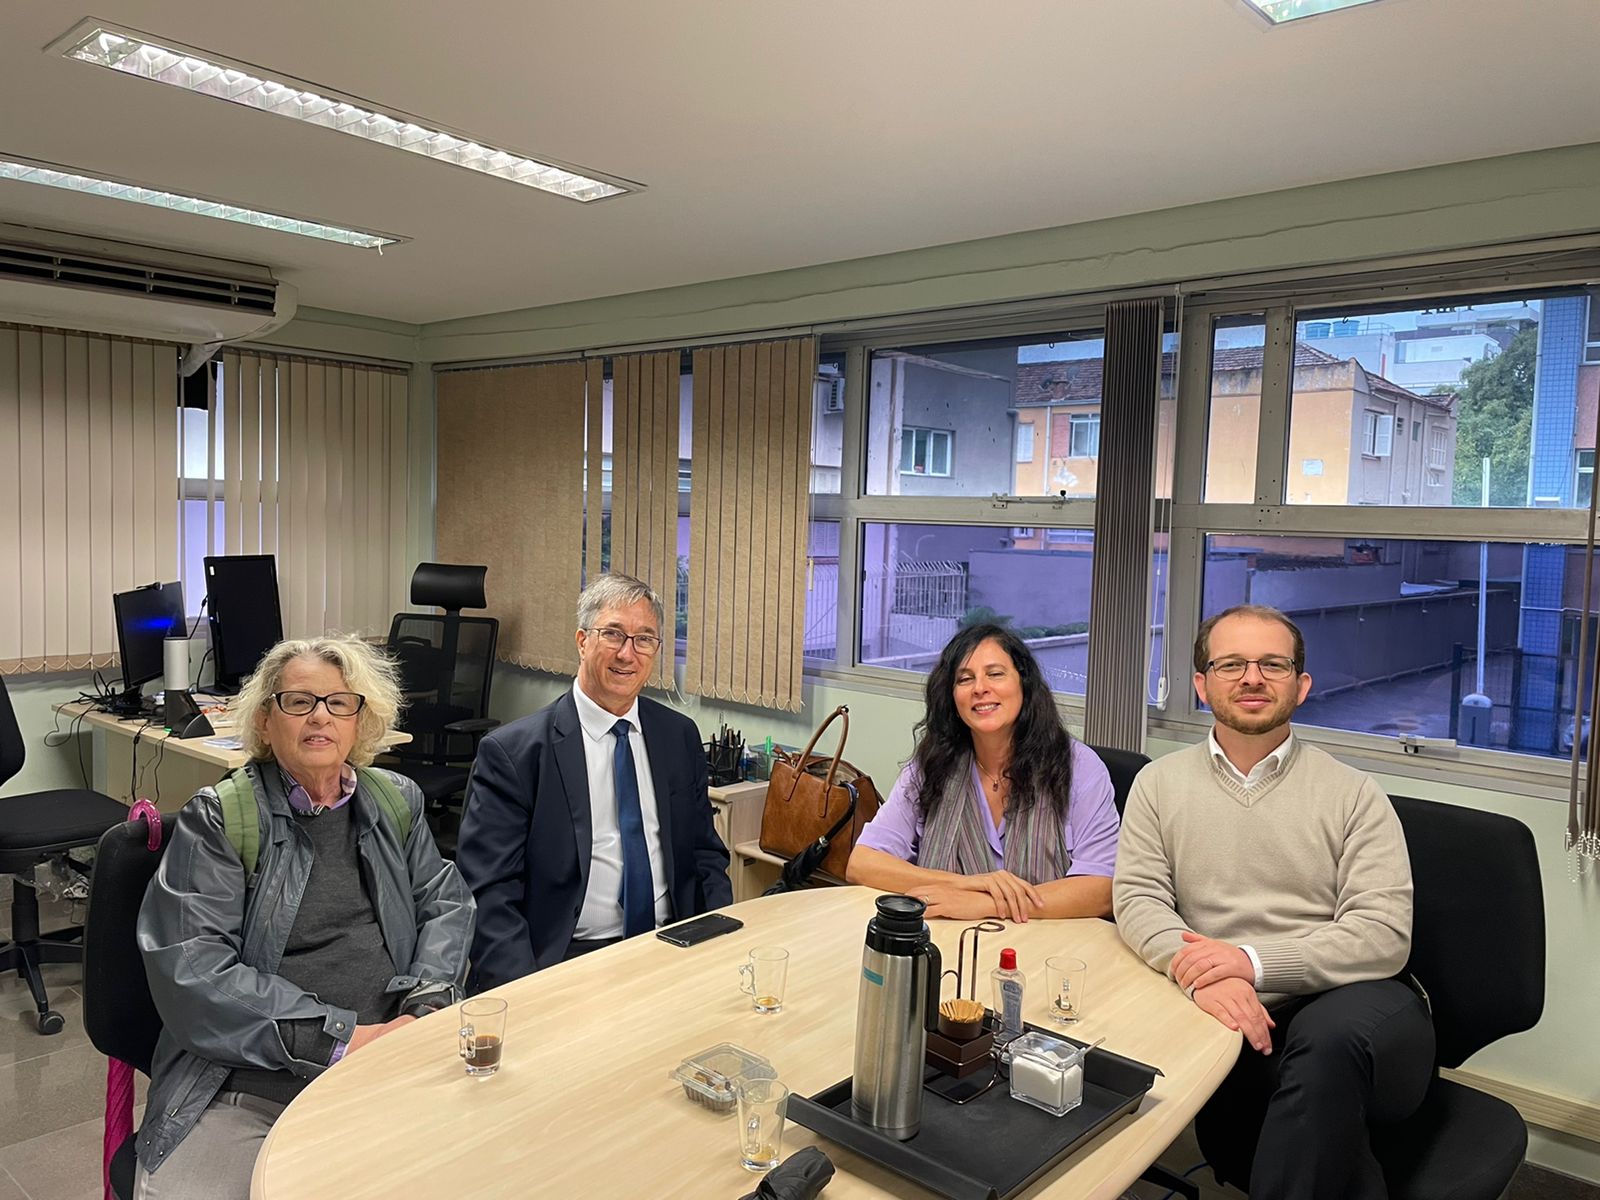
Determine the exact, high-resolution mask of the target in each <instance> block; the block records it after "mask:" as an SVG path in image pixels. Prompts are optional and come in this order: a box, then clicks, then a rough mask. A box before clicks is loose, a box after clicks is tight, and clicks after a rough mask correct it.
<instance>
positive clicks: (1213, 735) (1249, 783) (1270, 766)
mask: <svg viewBox="0 0 1600 1200" xmlns="http://www.w3.org/2000/svg"><path fill="white" fill-rule="evenodd" d="M1206 744H1207V745H1209V746H1210V747H1211V757H1212V758H1214V759H1216V760H1217V765H1218V766H1220V767H1221V768H1222V769H1223V770H1224V771H1226V772H1227V773H1228V774H1229V775H1230V776H1232V777H1233V778H1234V779H1236V780H1238V781H1239V782H1240V783H1241V784H1243V785H1244V786H1245V787H1246V788H1247V789H1248V788H1253V787H1255V786H1256V784H1258V783H1263V782H1265V781H1266V780H1267V779H1269V778H1271V777H1272V776H1273V775H1276V774H1277V773H1278V769H1279V768H1280V767H1282V766H1283V761H1284V759H1286V758H1288V757H1289V751H1290V750H1292V749H1294V730H1292V729H1291V730H1290V731H1289V736H1288V737H1286V738H1284V739H1283V744H1282V745H1280V746H1279V747H1278V748H1277V749H1276V750H1274V751H1273V752H1272V753H1271V754H1269V755H1267V756H1266V757H1265V758H1263V759H1262V760H1261V761H1260V762H1258V763H1257V764H1256V765H1255V766H1253V767H1251V768H1250V773H1249V774H1248V775H1246V774H1245V773H1244V772H1243V771H1241V770H1239V768H1238V767H1236V766H1234V765H1233V763H1232V762H1231V761H1230V760H1229V758H1228V756H1227V755H1226V754H1224V753H1223V752H1222V747H1221V745H1219V744H1218V742H1217V730H1216V726H1212V728H1211V732H1210V733H1208V734H1206ZM1239 949H1241V950H1243V951H1244V953H1245V957H1246V958H1248V959H1249V960H1250V965H1251V967H1253V968H1254V969H1255V973H1256V979H1255V984H1256V990H1257V991H1260V990H1261V959H1260V958H1259V957H1257V955H1256V952H1255V948H1254V947H1253V946H1240V947H1239Z"/></svg>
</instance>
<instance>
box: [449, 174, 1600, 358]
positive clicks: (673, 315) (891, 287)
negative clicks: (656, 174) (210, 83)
mask: <svg viewBox="0 0 1600 1200" xmlns="http://www.w3.org/2000/svg"><path fill="white" fill-rule="evenodd" d="M1063 215H1064V216H1065V215H1067V214H1063ZM1597 229H1600V143H1597V144H1594V145H1588V146H1574V147H1567V148H1565V149H1560V150H1546V151H1538V152H1534V153H1529V154H1518V155H1510V156H1506V157H1502V158H1494V159H1482V160H1479V161H1477V162H1468V163H1457V164H1452V165H1450V166H1444V167H1428V168H1423V169H1419V170H1415V171H1403V172H1398V173H1395V174H1390V175H1378V176H1371V177H1369V178H1365V179H1354V180H1347V181H1344V182H1340V183H1331V184H1322V185H1318V186H1315V187H1306V188H1296V189H1293V190H1290V191H1283V192H1273V193H1269V194H1266V195H1260V196H1246V197H1242V198H1238V199H1232V200H1219V201H1215V202H1212V203H1208V204H1196V205H1191V206H1188V207H1185V208H1178V209H1171V210H1167V211H1164V212H1156V213H1143V214H1139V215H1136V216H1129V217H1117V218H1114V219H1111V220H1105V221H1093V222H1087V223H1084V224H1080V225H1065V226H1062V227H1060V228H1056V229H1044V230H1037V231H1034V232H1030V233H1018V234H1011V235H1008V236H1006V237H997V238H986V239H983V240H981V241H973V242H963V243H959V244H956V245H950V246H939V247H935V248H932V249H926V250H910V251H905V252H903V253H899V254H886V255H880V256H877V257H874V258H863V259H856V260H853V261H849V262H840V263H831V264H828V265H825V266H818V267H804V268H800V269H797V270H792V271H778V272H774V273H772V274H767V275H757V276H748V277H745V278H741V279H727V280H721V281H718V282H714V283H704V284H696V285H694V286H690V287H679V288H665V289H661V290H658V291H651V292H640V293H636V294H634V295H627V296H612V297H607V298H604V299H596V300H584V301H579V302H576V303H571V304H557V305H550V306H548V307H544V308H532V309H523V310H520V311H517V312H507V313H499V314H495V315H492V316H483V317H472V318H466V319H463V320H457V321H443V322H438V323H434V324H430V325H425V326H423V328H422V331H421V338H420V348H421V353H422V355H423V357H424V359H426V360H427V361H433V362H445V361H451V360H456V361H460V360H475V359H482V358H495V357H518V356H528V355H538V354H557V353H562V352H567V351H574V350H583V349H591V348H595V347H606V346H621V345H630V344H635V343H650V342H655V341H667V340H674V339H692V338H704V339H714V338H716V337H718V336H725V335H729V334H735V333H741V332H746V331H750V330H762V329H781V328H786V327H793V326H806V325H810V324H812V323H820V322H834V321H844V320H852V319H857V318H870V317H881V316H884V315H886V314H895V313H903V312H916V311H922V310H928V309H937V308H957V307H960V306H964V305H974V304H988V303H998V302H1003V301H1012V300H1023V299H1030V298H1035V297H1041V296H1057V295H1064V294H1069V293H1073V292H1090V291H1100V290H1108V289H1117V288H1128V287H1137V286H1145V285H1150V284H1155V283H1164V282H1176V281H1180V280H1196V279H1206V278H1211V277H1216V276H1222V275H1230V274H1237V273H1241V272H1257V271H1273V270H1281V269H1286V268H1295V267H1304V266H1311V265H1316V264H1323V263H1347V262H1352V261H1356V260H1360V259H1367V258H1375V257H1381V256H1404V255H1411V254H1420V253H1424V252H1432V251H1442V250H1454V249H1459V248H1461V247H1469V246H1483V245H1488V244H1491V243H1495V242H1509V241H1522V240H1531V239H1536V238H1547V237H1556V236H1562V235H1568V234H1576V233H1592V232H1594V231H1596V230H1597Z"/></svg>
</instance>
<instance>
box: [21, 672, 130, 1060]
mask: <svg viewBox="0 0 1600 1200" xmlns="http://www.w3.org/2000/svg"><path fill="white" fill-rule="evenodd" d="M26 757H27V747H26V746H25V745H24V744H23V741H22V731H21V730H20V729H19V728H18V727H17V715H16V713H15V711H14V710H13V709H12V707H11V696H10V694H9V693H8V692H7V691H6V685H5V680H4V679H3V678H0V785H3V784H5V783H6V782H7V781H8V780H10V779H12V778H13V777H14V776H15V775H16V774H17V772H19V771H21V770H22V764H23V761H24V760H25V759H26ZM127 818H128V809H127V807H126V806H125V805H123V804H119V803H118V802H117V801H115V800H113V799H112V798H111V797H110V796H105V795H102V794H101V793H99V792H94V791H88V790H86V789H83V788H57V789H54V790H52V791H48V792H25V793H23V794H22V795H20V796H3V797H0V875H16V874H28V873H31V872H32V871H33V869H34V868H35V867H36V866H38V865H39V863H41V862H43V861H44V860H45V859H47V858H49V857H50V856H51V855H54V854H62V853H65V852H66V851H68V850H74V849H76V848H78V847H79V846H92V845H94V844H95V842H96V841H98V840H99V838H100V835H101V834H102V833H104V832H105V831H106V830H107V829H109V828H111V826H113V825H119V824H121V823H122V822H123V821H125V820H127ZM11 895H12V901H11V940H10V941H9V942H0V973H4V972H6V971H15V972H16V973H17V976H18V977H19V978H21V979H25V980H27V981H28V990H29V991H30V992H32V993H33V1002H34V1004H35V1005H36V1006H37V1007H38V1010H39V1014H38V1016H37V1017H36V1018H35V1019H36V1020H37V1022H38V1025H39V1032H40V1033H42V1034H52V1033H60V1032H61V1031H62V1029H64V1028H65V1027H66V1021H65V1020H63V1019H62V1016H61V1014H60V1013H58V1012H55V1011H53V1010H52V1009H51V1007H50V998H49V996H48V994H47V993H46V992H45V986H44V976H43V975H42V974H40V971H39V968H40V967H41V966H43V965H44V964H46V963H73V962H81V961H82V959H83V947H82V946H81V945H80V944H79V943H78V941H77V938H78V936H79V934H80V932H81V931H80V930H78V929H65V930H58V931H56V932H55V933H53V934H52V935H51V936H49V937H45V936H43V935H41V934H40V932H39V895H38V892H37V891H35V889H34V888H32V887H30V886H29V885H28V884H26V883H23V882H22V880H20V879H13V880H12V883H11Z"/></svg>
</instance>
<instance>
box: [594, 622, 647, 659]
mask: <svg viewBox="0 0 1600 1200" xmlns="http://www.w3.org/2000/svg"><path fill="white" fill-rule="evenodd" d="M585 632H587V633H592V634H594V636H595V637H597V638H599V639H600V641H601V642H602V643H604V644H605V645H606V646H607V647H608V648H610V649H612V650H621V649H622V648H623V647H624V646H626V645H627V644H628V643H629V642H632V643H633V648H634V649H635V650H637V651H638V652H639V653H640V654H642V655H644V656H645V657H646V658H649V657H650V656H651V655H653V654H654V653H655V652H656V651H657V650H659V649H661V639H660V638H658V637H657V636H656V635H655V634H653V633H624V632H623V631H622V630H620V629H618V628H617V627H616V626H615V625H601V626H599V627H598V628H591V629H588V630H585Z"/></svg>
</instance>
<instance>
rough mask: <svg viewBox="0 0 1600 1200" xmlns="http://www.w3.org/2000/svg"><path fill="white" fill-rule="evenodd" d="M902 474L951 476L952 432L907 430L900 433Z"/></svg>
mask: <svg viewBox="0 0 1600 1200" xmlns="http://www.w3.org/2000/svg"><path fill="white" fill-rule="evenodd" d="M900 474H902V475H940V476H947V475H949V474H950V430H948V429H916V428H907V429H903V430H901V431H900Z"/></svg>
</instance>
